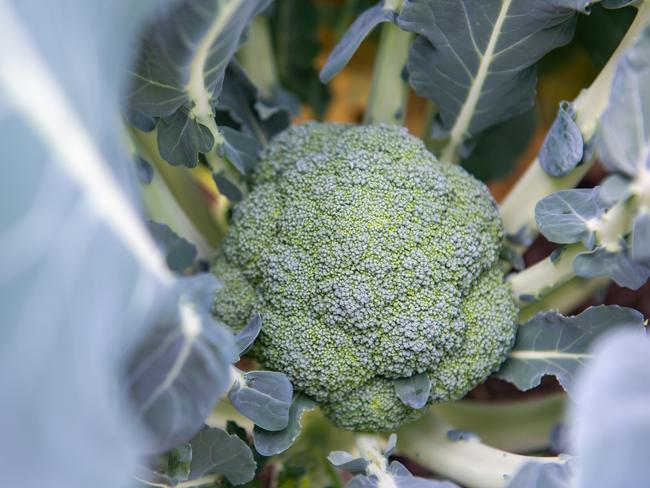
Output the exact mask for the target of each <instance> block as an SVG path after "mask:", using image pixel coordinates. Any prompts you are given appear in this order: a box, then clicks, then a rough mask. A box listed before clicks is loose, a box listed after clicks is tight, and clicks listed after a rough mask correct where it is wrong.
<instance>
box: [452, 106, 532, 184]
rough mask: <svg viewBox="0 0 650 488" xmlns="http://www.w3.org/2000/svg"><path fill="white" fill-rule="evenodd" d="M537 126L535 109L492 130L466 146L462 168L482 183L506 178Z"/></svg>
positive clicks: (462, 157)
mask: <svg viewBox="0 0 650 488" xmlns="http://www.w3.org/2000/svg"><path fill="white" fill-rule="evenodd" d="M536 127H537V113H536V111H535V109H531V110H528V111H527V112H524V113H523V114H520V115H515V116H514V117H512V118H510V119H508V120H505V121H503V122H500V123H498V124H496V125H493V126H492V127H489V128H488V129H486V130H484V131H483V132H481V133H480V134H478V135H477V136H476V137H474V138H473V139H470V140H468V141H466V143H465V144H463V147H462V148H461V150H460V153H461V154H460V156H461V159H462V165H463V168H465V169H466V170H467V171H469V172H470V173H472V174H473V175H474V176H475V177H476V178H478V179H479V180H481V181H493V180H499V179H501V178H504V177H505V176H507V175H508V174H510V171H512V169H513V168H514V167H515V164H516V163H517V161H518V160H519V158H520V157H521V156H522V154H523V153H524V151H525V150H526V148H527V147H528V144H529V143H530V140H531V139H532V137H533V134H534V133H535V128H536Z"/></svg>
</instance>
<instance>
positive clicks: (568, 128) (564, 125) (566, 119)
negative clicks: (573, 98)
mask: <svg viewBox="0 0 650 488" xmlns="http://www.w3.org/2000/svg"><path fill="white" fill-rule="evenodd" d="M574 117H575V111H574V110H573V107H572V106H571V104H570V103H569V102H562V103H560V109H559V110H558V112H557V117H555V120H554V121H553V125H552V126H551V129H550V130H549V131H548V133H547V134H546V138H545V139H544V144H542V147H541V149H540V151H539V164H540V166H541V167H542V168H543V169H544V171H546V172H547V173H548V174H549V175H551V176H564V175H565V174H567V173H569V172H570V171H571V170H572V169H573V168H575V167H576V166H577V165H578V163H579V162H580V161H582V154H583V150H584V142H583V140H582V133H581V132H580V129H578V126H577V125H576V123H575V122H574Z"/></svg>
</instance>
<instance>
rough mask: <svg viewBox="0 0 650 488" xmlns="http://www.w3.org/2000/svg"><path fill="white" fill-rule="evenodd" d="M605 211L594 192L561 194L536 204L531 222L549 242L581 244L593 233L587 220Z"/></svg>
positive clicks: (573, 190)
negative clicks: (533, 222) (579, 242)
mask: <svg viewBox="0 0 650 488" xmlns="http://www.w3.org/2000/svg"><path fill="white" fill-rule="evenodd" d="M607 208H608V205H606V204H604V203H603V202H602V201H601V200H600V198H599V197H598V189H597V188H591V189H572V190H561V191H558V192H556V193H553V194H551V195H549V196H547V197H545V198H543V199H542V200H540V201H539V202H537V205H536V206H535V221H536V222H537V225H538V226H539V230H540V232H541V233H542V234H543V235H544V237H546V238H547V239H548V240H549V241H551V242H557V243H558V244H571V243H574V242H578V241H583V242H585V241H586V240H587V239H588V238H589V236H590V235H591V234H592V233H593V230H592V229H591V228H590V227H589V220H590V219H597V218H599V217H601V216H602V215H603V213H604V212H605V210H607Z"/></svg>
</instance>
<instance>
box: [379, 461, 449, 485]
mask: <svg viewBox="0 0 650 488" xmlns="http://www.w3.org/2000/svg"><path fill="white" fill-rule="evenodd" d="M388 473H389V474H390V475H392V481H393V483H394V485H395V486H396V487H397V488H460V487H459V486H458V485H457V484H456V483H452V482H451V481H438V480H428V479H426V478H420V477H419V476H413V475H412V474H411V472H410V471H409V470H408V469H406V466H404V465H403V464H402V463H399V462H397V461H393V462H392V463H390V466H389V467H388Z"/></svg>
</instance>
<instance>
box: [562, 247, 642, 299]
mask: <svg viewBox="0 0 650 488" xmlns="http://www.w3.org/2000/svg"><path fill="white" fill-rule="evenodd" d="M628 253H629V251H628V249H627V247H623V248H622V249H621V250H620V251H608V250H607V249H605V248H604V247H597V248H596V249H594V250H593V251H589V252H582V253H580V254H578V255H577V256H576V257H575V258H574V259H573V270H574V271H575V273H576V274H577V275H578V276H581V277H583V278H596V277H598V276H607V277H609V278H611V279H613V280H614V281H615V282H616V283H617V284H618V285H619V286H624V287H626V288H630V289H632V290H637V289H639V288H641V287H642V286H643V284H644V283H645V282H646V281H648V278H650V263H638V262H636V261H633V260H632V259H631V258H630V256H629V254H628Z"/></svg>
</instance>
